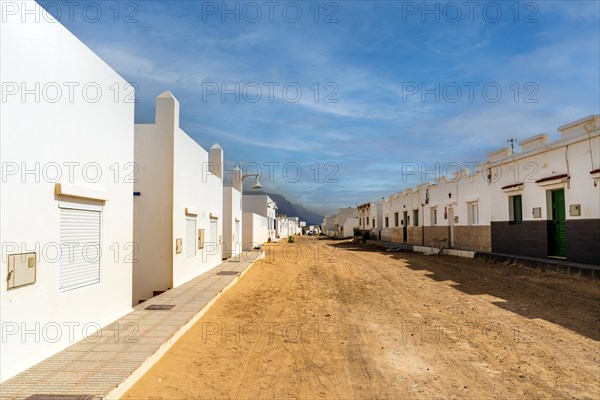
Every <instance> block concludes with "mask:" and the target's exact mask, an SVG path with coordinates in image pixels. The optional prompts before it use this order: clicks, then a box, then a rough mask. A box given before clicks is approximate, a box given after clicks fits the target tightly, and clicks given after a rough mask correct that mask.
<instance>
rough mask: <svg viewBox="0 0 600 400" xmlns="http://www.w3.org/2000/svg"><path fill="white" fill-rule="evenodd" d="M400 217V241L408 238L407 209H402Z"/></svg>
mask: <svg viewBox="0 0 600 400" xmlns="http://www.w3.org/2000/svg"><path fill="white" fill-rule="evenodd" d="M402 217H403V218H404V219H403V220H402V241H403V242H406V240H407V239H408V211H404V213H403V214H402Z"/></svg>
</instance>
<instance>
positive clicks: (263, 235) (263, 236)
mask: <svg viewBox="0 0 600 400" xmlns="http://www.w3.org/2000/svg"><path fill="white" fill-rule="evenodd" d="M267 223H268V221H267V218H265V217H263V216H262V215H258V214H255V213H252V212H244V213H243V216H242V231H243V234H242V240H243V242H242V248H243V249H244V250H247V249H252V248H253V247H254V246H256V245H261V244H263V243H265V242H266V241H267V240H268V238H269V230H268V229H267V228H268V225H267Z"/></svg>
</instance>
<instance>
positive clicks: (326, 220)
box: [321, 214, 336, 237]
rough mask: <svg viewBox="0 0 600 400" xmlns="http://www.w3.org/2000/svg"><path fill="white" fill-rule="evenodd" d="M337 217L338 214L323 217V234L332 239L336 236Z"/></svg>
mask: <svg viewBox="0 0 600 400" xmlns="http://www.w3.org/2000/svg"><path fill="white" fill-rule="evenodd" d="M335 215H336V214H330V215H326V216H325V217H323V224H321V229H322V231H323V233H324V234H325V235H327V236H330V237H333V236H335V222H334V221H335Z"/></svg>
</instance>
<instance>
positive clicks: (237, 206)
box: [223, 187, 243, 257]
mask: <svg viewBox="0 0 600 400" xmlns="http://www.w3.org/2000/svg"><path fill="white" fill-rule="evenodd" d="M236 222H237V224H238V226H239V232H236ZM242 232H243V221H242V194H241V193H240V192H239V191H238V190H237V189H235V188H233V187H225V188H223V256H224V257H231V256H234V255H236V254H239V253H240V252H241V251H242Z"/></svg>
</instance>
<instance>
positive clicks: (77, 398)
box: [26, 394, 99, 400]
mask: <svg viewBox="0 0 600 400" xmlns="http://www.w3.org/2000/svg"><path fill="white" fill-rule="evenodd" d="M97 398H99V397H94V396H93V395H91V394H34V395H32V396H29V397H27V399H26V400H93V399H97Z"/></svg>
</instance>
